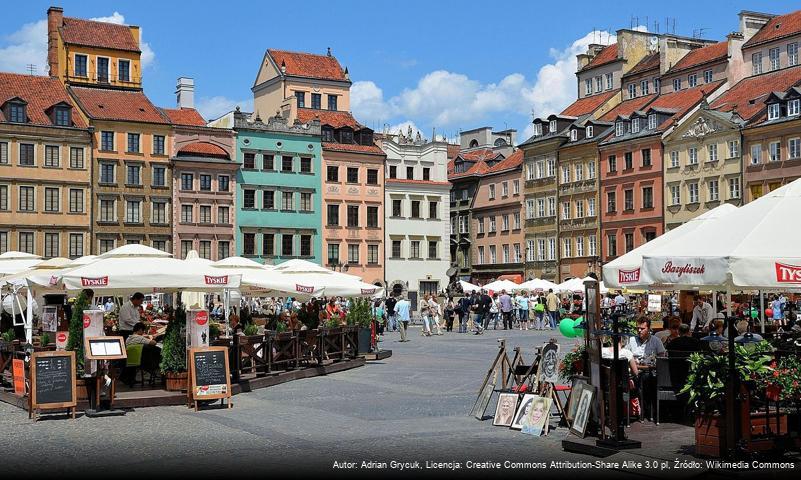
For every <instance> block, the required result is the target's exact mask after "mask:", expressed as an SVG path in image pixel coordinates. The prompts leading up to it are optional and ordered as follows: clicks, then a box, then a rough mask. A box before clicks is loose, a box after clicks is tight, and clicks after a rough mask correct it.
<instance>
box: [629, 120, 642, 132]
mask: <svg viewBox="0 0 801 480" xmlns="http://www.w3.org/2000/svg"><path fill="white" fill-rule="evenodd" d="M639 131H640V119H639V118H635V119H633V120H632V121H631V133H638V132H639Z"/></svg>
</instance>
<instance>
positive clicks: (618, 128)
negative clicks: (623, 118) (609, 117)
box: [615, 122, 626, 137]
mask: <svg viewBox="0 0 801 480" xmlns="http://www.w3.org/2000/svg"><path fill="white" fill-rule="evenodd" d="M624 133H626V125H625V124H624V123H623V122H617V123H615V136H616V137H622V136H623V134H624Z"/></svg>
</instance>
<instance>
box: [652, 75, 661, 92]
mask: <svg viewBox="0 0 801 480" xmlns="http://www.w3.org/2000/svg"><path fill="white" fill-rule="evenodd" d="M661 91H662V79H661V78H655V79H654V93H660V92H661Z"/></svg>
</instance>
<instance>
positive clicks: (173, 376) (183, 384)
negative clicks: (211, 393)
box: [164, 372, 189, 392]
mask: <svg viewBox="0 0 801 480" xmlns="http://www.w3.org/2000/svg"><path fill="white" fill-rule="evenodd" d="M187 378H188V374H187V372H167V373H165V374H164V380H165V383H166V385H165V387H164V389H165V390H167V391H169V392H180V391H184V390H186V389H187V388H189V387H187Z"/></svg>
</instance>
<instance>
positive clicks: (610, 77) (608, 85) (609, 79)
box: [606, 73, 615, 90]
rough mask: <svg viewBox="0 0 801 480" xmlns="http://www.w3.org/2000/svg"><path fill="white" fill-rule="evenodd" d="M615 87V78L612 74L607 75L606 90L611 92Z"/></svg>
mask: <svg viewBox="0 0 801 480" xmlns="http://www.w3.org/2000/svg"><path fill="white" fill-rule="evenodd" d="M614 86H615V80H614V76H613V75H612V74H611V73H607V74H606V89H607V90H611V89H612V88H613V87H614Z"/></svg>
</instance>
